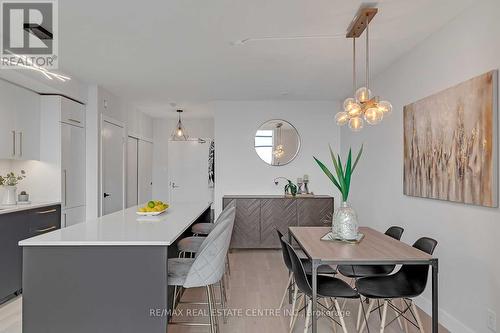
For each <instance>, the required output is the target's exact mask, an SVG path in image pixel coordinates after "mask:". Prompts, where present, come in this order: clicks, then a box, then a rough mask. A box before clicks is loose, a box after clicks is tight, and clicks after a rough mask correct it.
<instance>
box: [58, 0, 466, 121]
mask: <svg viewBox="0 0 500 333" xmlns="http://www.w3.org/2000/svg"><path fill="white" fill-rule="evenodd" d="M473 2H474V1H473V0H387V1H379V2H378V4H377V6H378V7H379V9H380V11H379V14H378V15H377V16H376V17H375V19H374V20H373V21H372V24H371V25H370V28H371V30H370V33H371V37H372V48H371V52H372V74H373V75H376V74H377V73H378V72H380V71H381V70H383V69H384V68H386V67H387V66H389V65H390V64H391V63H393V62H394V61H395V60H397V58H399V57H400V56H401V55H403V54H404V53H406V52H408V51H409V50H410V49H411V48H413V47H414V46H415V45H416V44H418V43H419V42H421V41H422V40H423V39H425V38H427V37H428V36H429V35H430V34H432V33H433V32H434V31H436V30H438V29H439V28H440V27H442V26H443V25H444V24H446V22H448V21H449V20H451V19H452V18H453V17H455V16H456V15H457V14H459V13H460V12H461V11H462V10H464V9H465V8H466V7H467V6H469V5H470V4H472V3H473ZM362 3H363V2H362V1H358V0H206V1H200V0H164V1H161V0H155V1H153V0H147V1H144V0H143V1H130V0H127V1H123V0H122V1H119V0H107V1H102V0H85V1H81V0H64V1H59V32H60V38H61V39H60V56H59V61H60V67H61V69H62V71H64V72H66V73H68V74H70V75H74V76H76V77H78V78H80V79H82V80H84V81H86V82H89V83H98V84H100V85H102V86H103V87H105V88H107V89H108V90H110V91H111V92H112V93H114V94H115V95H117V96H119V97H121V98H123V99H124V100H126V101H128V102H131V103H133V104H135V105H136V106H138V107H140V108H143V109H145V110H148V111H149V112H150V113H151V114H154V115H160V114H161V112H163V110H171V109H172V108H171V107H170V106H169V103H170V102H173V101H175V102H177V103H178V104H180V105H183V104H186V103H203V102H205V101H211V100H260V99H285V100H287V99H288V100H298V99H304V100H335V99H341V98H344V97H345V96H346V95H348V94H349V92H350V90H351V85H352V83H351V55H352V50H351V45H352V42H351V41H349V40H346V39H345V38H337V39H302V40H267V41H255V42H249V43H246V44H244V45H239V46H233V45H232V44H231V42H234V41H237V40H242V39H245V38H256V37H257V38H258V37H265V36H283V37H286V36H296V35H325V34H337V33H343V32H345V29H346V27H347V26H348V24H349V22H350V21H351V19H352V17H353V16H354V14H355V13H356V11H357V9H358V8H359V6H360V5H361V4H362ZM359 44H363V43H359ZM360 51H362V49H361V45H360ZM359 56H360V57H359V58H358V59H359V66H360V67H361V65H362V57H361V56H362V55H361V54H359ZM360 78H361V76H360Z"/></svg>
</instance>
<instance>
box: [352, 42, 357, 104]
mask: <svg viewBox="0 0 500 333" xmlns="http://www.w3.org/2000/svg"><path fill="white" fill-rule="evenodd" d="M352 94H353V96H355V95H356V37H353V38H352Z"/></svg>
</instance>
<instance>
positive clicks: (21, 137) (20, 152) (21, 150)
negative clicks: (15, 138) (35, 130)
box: [19, 132, 23, 156]
mask: <svg viewBox="0 0 500 333" xmlns="http://www.w3.org/2000/svg"><path fill="white" fill-rule="evenodd" d="M19 156H23V132H19Z"/></svg>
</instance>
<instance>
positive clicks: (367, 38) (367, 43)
mask: <svg viewBox="0 0 500 333" xmlns="http://www.w3.org/2000/svg"><path fill="white" fill-rule="evenodd" d="M369 30H370V25H369V24H367V25H366V88H367V89H370V44H369V42H368V40H369Z"/></svg>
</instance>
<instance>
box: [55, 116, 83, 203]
mask: <svg viewBox="0 0 500 333" xmlns="http://www.w3.org/2000/svg"><path fill="white" fill-rule="evenodd" d="M61 145H62V155H61V176H62V179H61V184H62V206H63V209H65V208H73V207H78V206H83V205H85V129H84V128H82V127H79V126H74V125H69V124H66V123H61Z"/></svg>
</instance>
